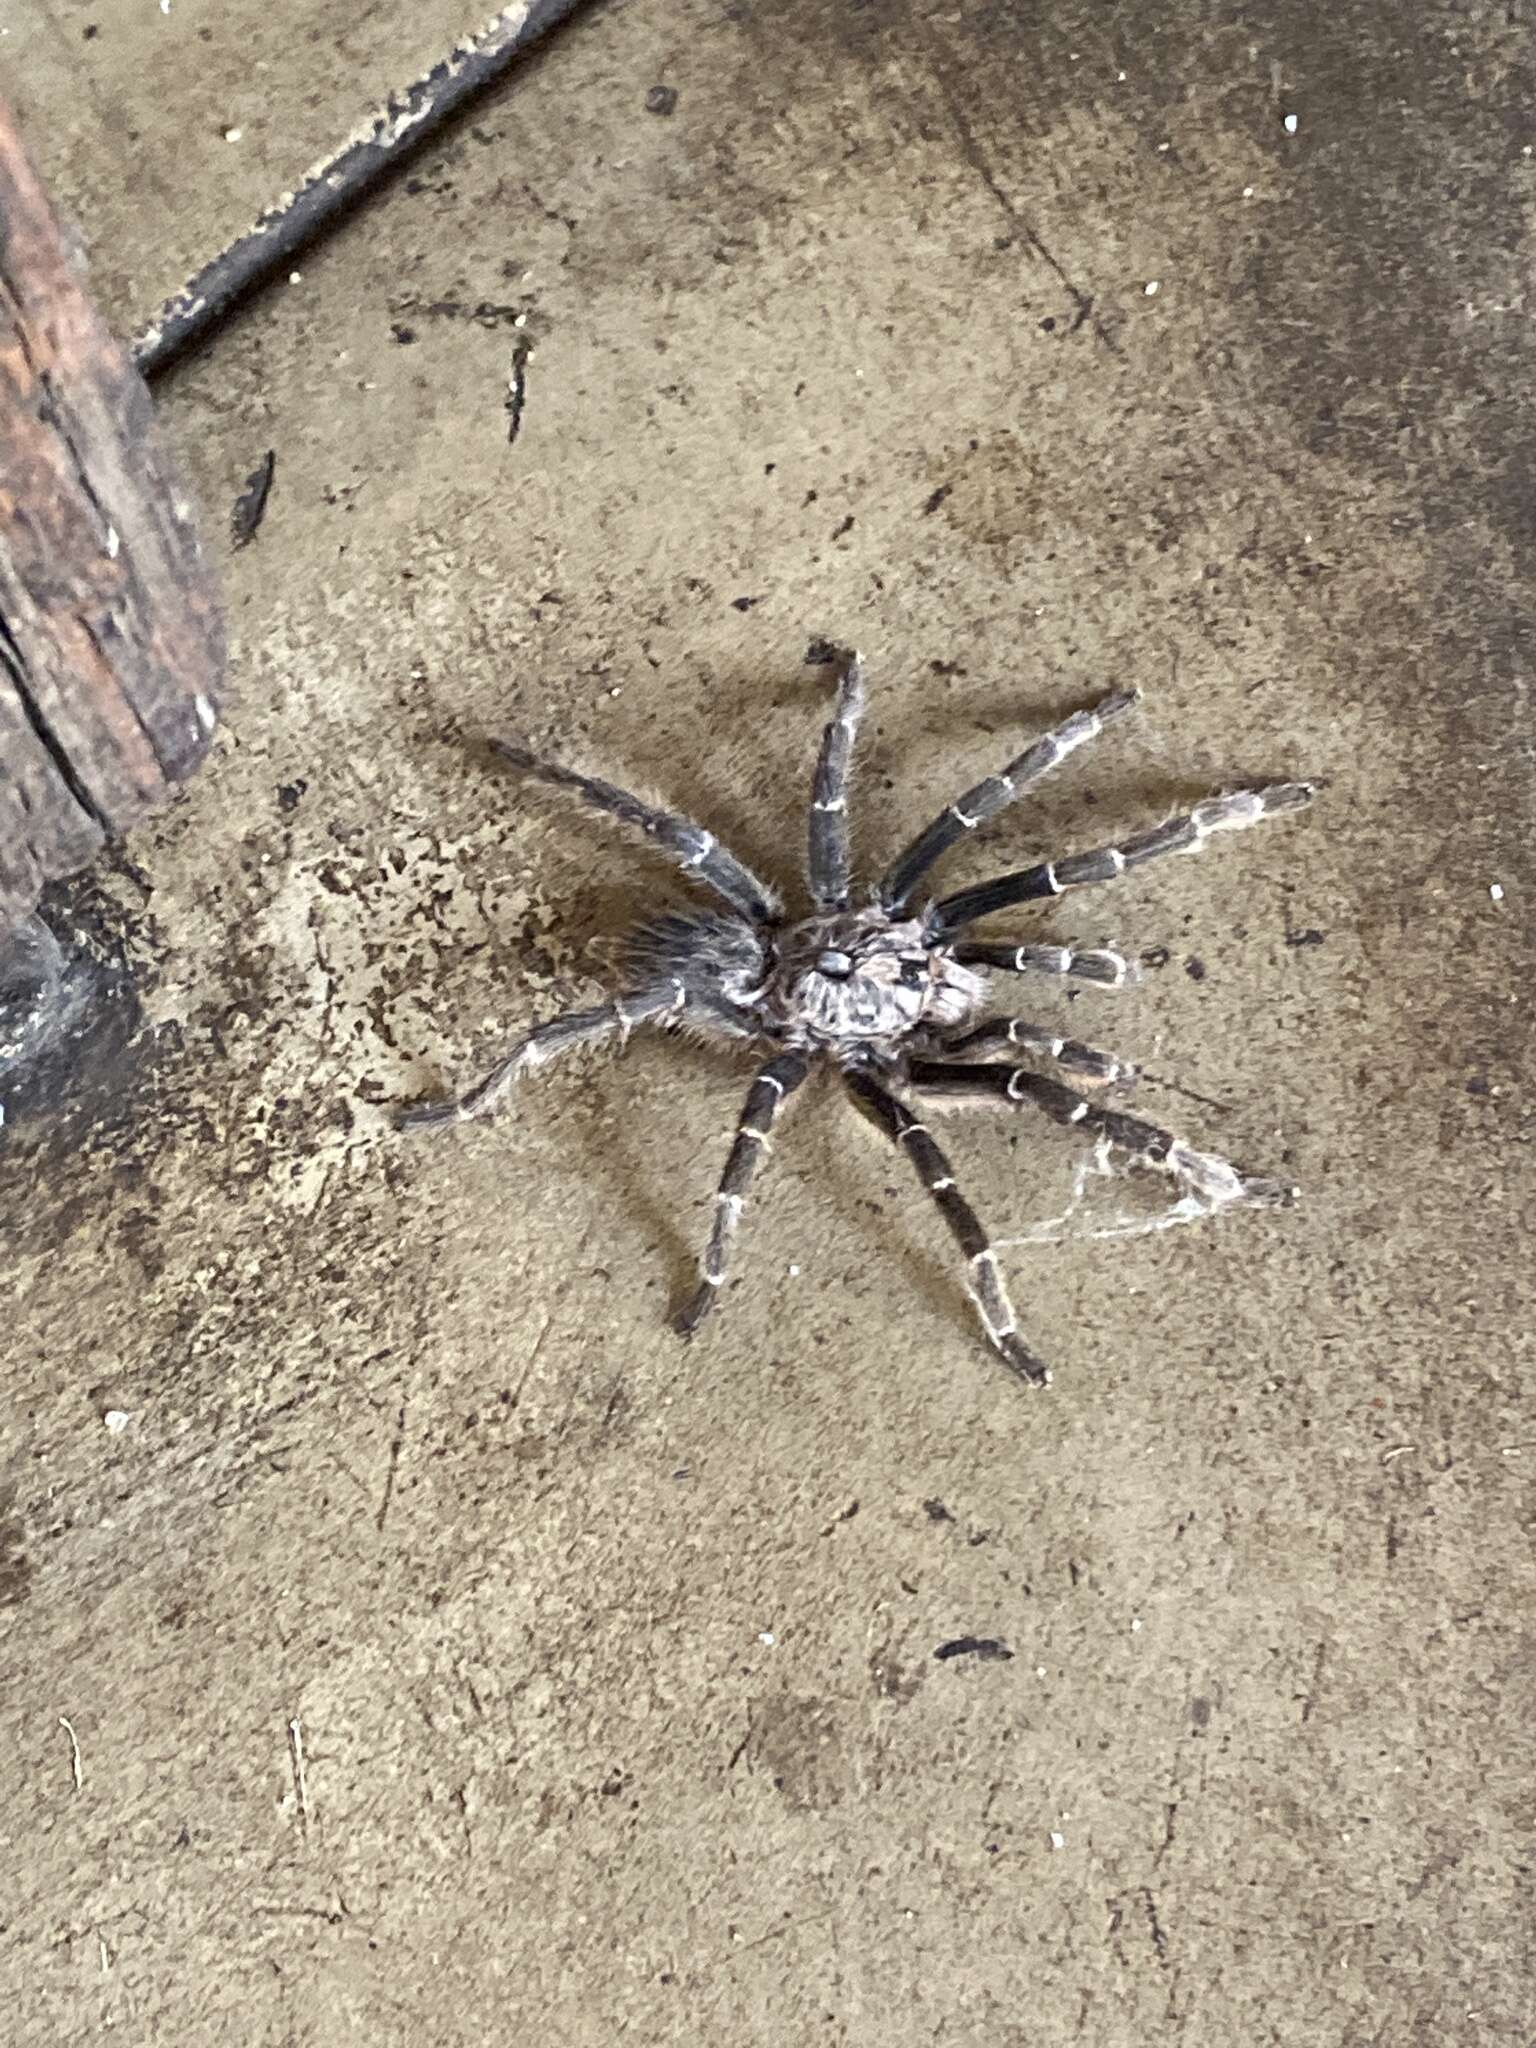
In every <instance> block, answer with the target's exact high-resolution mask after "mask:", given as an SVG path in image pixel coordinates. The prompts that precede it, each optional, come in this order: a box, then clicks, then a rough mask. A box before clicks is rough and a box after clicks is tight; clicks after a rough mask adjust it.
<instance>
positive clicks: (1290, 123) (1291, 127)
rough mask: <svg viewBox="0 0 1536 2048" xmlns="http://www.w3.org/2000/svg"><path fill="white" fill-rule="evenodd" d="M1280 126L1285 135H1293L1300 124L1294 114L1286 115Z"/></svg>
mask: <svg viewBox="0 0 1536 2048" xmlns="http://www.w3.org/2000/svg"><path fill="white" fill-rule="evenodd" d="M1280 125H1281V127H1283V128H1284V130H1285V132H1286V134H1287V135H1294V134H1295V133H1296V130H1297V129H1298V128H1299V127H1300V126H1301V122H1300V120H1299V119H1298V118H1297V116H1296V115H1295V114H1287V115H1286V117H1285V119H1284V121H1282V122H1281V124H1280Z"/></svg>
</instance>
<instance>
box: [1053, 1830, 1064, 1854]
mask: <svg viewBox="0 0 1536 2048" xmlns="http://www.w3.org/2000/svg"><path fill="white" fill-rule="evenodd" d="M1066 1846H1067V1838H1066V1836H1065V1835H1058V1834H1057V1832H1056V1830H1055V1829H1054V1828H1052V1829H1051V1847H1052V1848H1053V1849H1065V1847H1066Z"/></svg>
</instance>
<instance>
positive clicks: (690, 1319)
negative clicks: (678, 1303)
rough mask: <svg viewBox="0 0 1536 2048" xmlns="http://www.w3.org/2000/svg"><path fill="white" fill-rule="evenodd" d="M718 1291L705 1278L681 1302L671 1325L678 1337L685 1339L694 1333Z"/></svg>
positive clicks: (707, 1312) (713, 1303) (711, 1306)
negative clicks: (685, 1299)
mask: <svg viewBox="0 0 1536 2048" xmlns="http://www.w3.org/2000/svg"><path fill="white" fill-rule="evenodd" d="M719 1292H720V1290H719V1288H718V1287H715V1286H711V1285H710V1283H709V1282H708V1281H707V1280H706V1281H703V1282H701V1284H700V1285H699V1287H698V1288H697V1289H696V1290H695V1291H694V1293H693V1294H692V1295H691V1296H690V1298H689V1299H688V1300H687V1301H685V1302H684V1303H683V1305H682V1307H681V1308H680V1309H679V1310H678V1311H677V1312H676V1314H675V1315H674V1316H673V1317H672V1327H673V1329H674V1330H675V1331H676V1332H677V1334H678V1336H679V1337H682V1338H684V1339H685V1340H686V1339H687V1338H689V1337H691V1336H692V1335H693V1334H694V1332H695V1331H696V1330H697V1329H698V1327H699V1325H700V1323H702V1322H703V1320H704V1318H705V1317H706V1316H707V1315H708V1314H709V1312H710V1310H711V1309H712V1308H713V1307H714V1305H715V1296H716V1295H717V1294H718V1293H719Z"/></svg>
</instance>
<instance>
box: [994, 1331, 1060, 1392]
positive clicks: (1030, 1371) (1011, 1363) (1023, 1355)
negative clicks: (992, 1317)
mask: <svg viewBox="0 0 1536 2048" xmlns="http://www.w3.org/2000/svg"><path fill="white" fill-rule="evenodd" d="M992 1342H993V1343H994V1344H995V1345H996V1347H997V1349H998V1352H999V1354H1000V1355H1001V1357H1002V1359H1003V1362H1004V1364H1005V1365H1007V1366H1008V1368H1009V1370H1010V1371H1011V1372H1016V1373H1017V1374H1018V1376H1019V1378H1020V1379H1021V1380H1024V1381H1025V1382H1027V1384H1028V1385H1030V1386H1032V1387H1048V1386H1049V1385H1050V1384H1051V1374H1050V1368H1049V1367H1048V1366H1047V1365H1046V1364H1045V1362H1044V1361H1043V1360H1042V1359H1039V1358H1036V1356H1035V1354H1034V1353H1033V1351H1031V1350H1030V1348H1029V1346H1028V1345H1027V1344H1023V1343H1021V1342H1020V1341H1019V1339H1018V1338H1017V1337H1016V1336H1015V1335H1014V1334H1013V1332H1012V1331H1011V1330H1010V1331H1008V1332H1007V1333H1006V1334H1005V1335H1003V1336H998V1337H993V1339H992Z"/></svg>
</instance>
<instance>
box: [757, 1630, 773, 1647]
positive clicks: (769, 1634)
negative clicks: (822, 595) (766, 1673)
mask: <svg viewBox="0 0 1536 2048" xmlns="http://www.w3.org/2000/svg"><path fill="white" fill-rule="evenodd" d="M757 1640H758V1641H759V1642H760V1643H761V1644H762V1646H763V1648H764V1649H765V1650H771V1649H772V1648H773V1631H772V1630H771V1629H766V1628H765V1629H764V1630H763V1632H762V1634H761V1635H760V1636H759V1637H758V1639H757Z"/></svg>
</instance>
